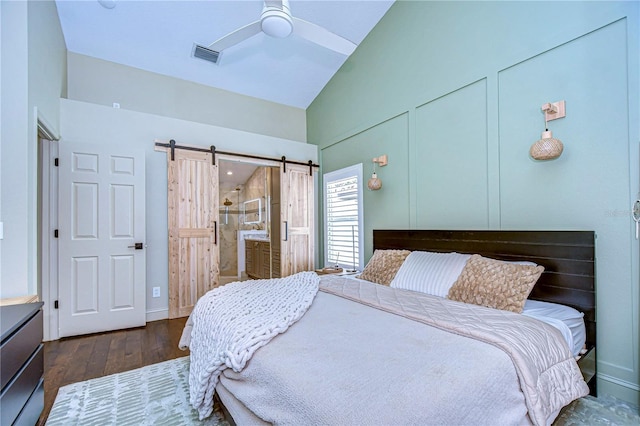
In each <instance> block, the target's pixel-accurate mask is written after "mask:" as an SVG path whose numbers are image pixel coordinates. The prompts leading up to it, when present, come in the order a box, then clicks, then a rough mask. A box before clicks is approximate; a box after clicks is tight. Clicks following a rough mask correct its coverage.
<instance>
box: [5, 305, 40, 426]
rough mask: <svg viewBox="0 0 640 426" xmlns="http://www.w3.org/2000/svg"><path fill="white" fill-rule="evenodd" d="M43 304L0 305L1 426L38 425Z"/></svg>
mask: <svg viewBox="0 0 640 426" xmlns="http://www.w3.org/2000/svg"><path fill="white" fill-rule="evenodd" d="M42 305H43V303H42V302H38V303H23V304H19V305H7V306H0V328H1V329H2V346H1V347H0V382H2V393H0V425H2V426H5V425H7V426H8V425H30V426H33V425H34V424H36V423H37V422H38V418H39V417H40V413H42V410H43V408H44V386H43V374H44V350H43V348H44V345H43V344H42V309H41V308H42Z"/></svg>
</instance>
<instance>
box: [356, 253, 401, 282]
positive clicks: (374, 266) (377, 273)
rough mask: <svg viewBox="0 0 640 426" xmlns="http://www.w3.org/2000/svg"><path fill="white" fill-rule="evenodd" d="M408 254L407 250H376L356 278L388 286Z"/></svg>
mask: <svg viewBox="0 0 640 426" xmlns="http://www.w3.org/2000/svg"><path fill="white" fill-rule="evenodd" d="M409 253H411V252H410V251H409V250H376V251H375V252H374V253H373V256H371V259H370V260H369V263H367V266H365V268H364V271H362V274H360V275H359V276H358V277H357V278H360V279H361V280H367V281H371V282H374V283H378V284H382V285H389V284H390V283H391V280H393V277H395V276H396V272H398V269H400V266H402V263H403V262H404V260H405V259H406V258H407V256H409Z"/></svg>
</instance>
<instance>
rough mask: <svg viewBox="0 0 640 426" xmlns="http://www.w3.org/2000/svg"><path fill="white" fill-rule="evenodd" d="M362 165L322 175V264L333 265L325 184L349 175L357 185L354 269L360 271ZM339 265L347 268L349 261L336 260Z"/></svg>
mask: <svg viewBox="0 0 640 426" xmlns="http://www.w3.org/2000/svg"><path fill="white" fill-rule="evenodd" d="M362 169H363V166H362V163H359V164H354V165H352V166H348V167H344V168H342V169H338V170H334V171H331V172H327V173H324V174H323V175H322V198H323V222H324V231H323V238H324V266H325V267H329V266H334V265H332V264H330V263H329V236H328V232H329V227H328V224H327V216H328V215H327V184H328V183H329V182H333V181H336V180H340V179H345V178H348V177H351V176H356V179H357V185H358V231H357V241H358V244H357V245H358V259H357V262H356V266H355V269H357V270H358V271H362V265H363V260H364V228H363V225H364V203H363V200H364V195H363V194H364V180H363V171H362ZM338 264H339V265H340V267H342V268H348V267H350V265H351V263H349V264H348V265H347V264H345V263H342V262H338Z"/></svg>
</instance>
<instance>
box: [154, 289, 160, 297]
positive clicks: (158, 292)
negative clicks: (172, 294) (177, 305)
mask: <svg viewBox="0 0 640 426" xmlns="http://www.w3.org/2000/svg"><path fill="white" fill-rule="evenodd" d="M153 297H160V287H154V288H153Z"/></svg>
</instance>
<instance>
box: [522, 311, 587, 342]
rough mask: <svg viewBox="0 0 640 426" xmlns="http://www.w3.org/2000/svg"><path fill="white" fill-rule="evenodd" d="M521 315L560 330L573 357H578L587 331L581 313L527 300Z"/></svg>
mask: <svg viewBox="0 0 640 426" xmlns="http://www.w3.org/2000/svg"><path fill="white" fill-rule="evenodd" d="M522 315H527V316H529V317H532V318H536V319H538V320H540V321H544V322H546V323H547V324H550V325H552V326H554V327H555V328H557V329H558V330H560V332H561V333H562V335H563V336H564V338H565V340H566V341H567V344H568V345H569V348H570V349H571V352H573V354H574V355H578V353H579V352H580V350H581V349H582V347H583V346H584V343H585V341H586V338H587V330H586V327H585V325H584V318H583V317H584V314H583V313H582V312H580V311H577V310H576V309H573V308H572V307H570V306H565V305H560V304H558V303H549V302H541V301H538V300H527V301H526V302H525V304H524V309H523V311H522Z"/></svg>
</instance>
